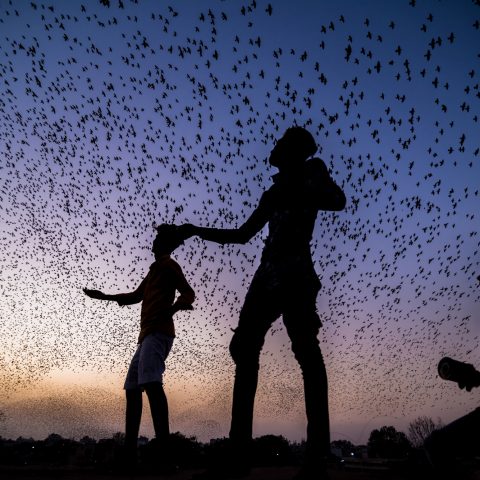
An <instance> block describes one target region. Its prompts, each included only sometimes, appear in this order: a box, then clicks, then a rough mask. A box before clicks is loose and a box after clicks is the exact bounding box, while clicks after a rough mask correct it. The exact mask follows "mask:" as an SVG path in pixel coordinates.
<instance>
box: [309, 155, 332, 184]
mask: <svg viewBox="0 0 480 480" xmlns="http://www.w3.org/2000/svg"><path fill="white" fill-rule="evenodd" d="M305 172H306V174H307V177H311V178H314V179H319V180H320V179H325V178H330V174H329V173H328V169H327V166H326V165H325V162H324V161H323V160H322V159H321V158H316V157H315V158H312V159H310V160H308V161H307V162H306V163H305Z"/></svg>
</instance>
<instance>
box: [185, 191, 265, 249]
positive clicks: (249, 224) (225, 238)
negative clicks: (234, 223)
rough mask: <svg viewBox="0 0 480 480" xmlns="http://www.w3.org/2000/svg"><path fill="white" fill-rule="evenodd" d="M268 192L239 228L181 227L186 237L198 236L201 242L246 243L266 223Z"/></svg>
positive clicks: (188, 225) (187, 225)
mask: <svg viewBox="0 0 480 480" xmlns="http://www.w3.org/2000/svg"><path fill="white" fill-rule="evenodd" d="M267 196H268V191H267V192H265V193H264V194H263V195H262V198H261V199H260V203H259V204H258V207H257V208H256V209H255V210H254V211H253V213H252V214H251V215H250V217H249V218H248V219H247V221H246V222H245V223H244V224H243V225H242V226H240V227H239V228H208V227H197V226H195V225H190V224H186V225H183V226H182V228H183V229H184V233H185V236H186V237H190V236H193V235H198V236H199V237H200V238H203V240H209V241H211V242H216V243H221V244H224V243H242V244H244V243H247V242H248V241H249V240H250V239H251V238H253V237H254V236H255V235H256V234H257V233H258V232H259V231H260V230H261V229H262V228H263V227H264V225H265V224H266V223H267V221H268V207H267V205H268V201H267Z"/></svg>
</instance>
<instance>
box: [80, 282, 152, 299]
mask: <svg viewBox="0 0 480 480" xmlns="http://www.w3.org/2000/svg"><path fill="white" fill-rule="evenodd" d="M145 283H146V282H145V280H143V282H142V283H141V284H140V285H139V286H138V288H137V289H136V290H134V291H133V292H130V293H117V294H114V295H109V294H107V293H103V292H101V291H100V290H91V289H88V288H84V289H83V293H85V295H87V297H90V298H94V299H96V300H111V301H113V302H117V303H118V304H119V305H132V304H134V303H139V302H141V301H142V300H143V291H144V289H145Z"/></svg>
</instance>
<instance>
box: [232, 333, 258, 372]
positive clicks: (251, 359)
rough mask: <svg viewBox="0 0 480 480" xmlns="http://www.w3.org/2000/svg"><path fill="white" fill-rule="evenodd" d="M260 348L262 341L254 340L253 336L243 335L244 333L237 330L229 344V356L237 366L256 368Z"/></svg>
mask: <svg viewBox="0 0 480 480" xmlns="http://www.w3.org/2000/svg"><path fill="white" fill-rule="evenodd" d="M262 346H263V339H258V338H255V336H254V335H245V332H244V331H242V330H241V329H239V328H237V329H236V330H235V333H234V334H233V337H232V341H231V342H230V355H231V356H232V359H233V361H234V362H235V365H237V366H238V365H245V366H250V367H256V368H258V363H259V358H260V351H261V349H262Z"/></svg>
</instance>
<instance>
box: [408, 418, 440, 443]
mask: <svg viewBox="0 0 480 480" xmlns="http://www.w3.org/2000/svg"><path fill="white" fill-rule="evenodd" d="M442 426H443V425H442V422H441V421H440V420H438V422H437V423H435V422H434V421H433V420H432V419H431V418H430V417H426V416H421V417H418V418H416V419H415V420H413V421H412V422H410V424H409V425H408V438H409V440H410V441H411V442H412V444H413V446H414V447H416V448H420V447H422V446H423V443H424V442H425V440H426V438H427V437H428V436H429V435H430V434H431V433H432V432H433V431H435V430H438V429H439V428H441V427H442Z"/></svg>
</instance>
